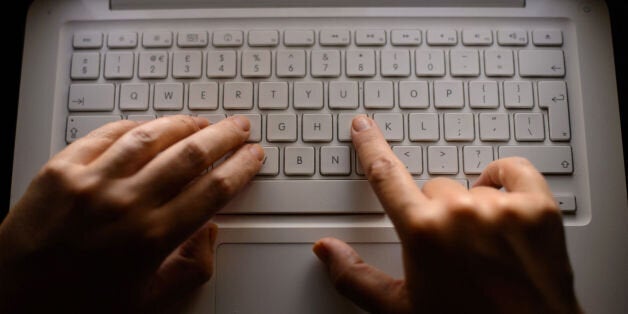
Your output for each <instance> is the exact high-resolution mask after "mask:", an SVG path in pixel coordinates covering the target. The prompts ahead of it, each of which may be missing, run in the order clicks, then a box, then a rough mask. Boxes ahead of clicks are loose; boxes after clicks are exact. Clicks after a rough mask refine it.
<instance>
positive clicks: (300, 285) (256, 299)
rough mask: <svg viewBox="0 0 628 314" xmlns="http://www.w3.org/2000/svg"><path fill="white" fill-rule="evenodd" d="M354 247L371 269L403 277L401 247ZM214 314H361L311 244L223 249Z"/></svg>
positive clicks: (218, 260) (219, 251)
mask: <svg viewBox="0 0 628 314" xmlns="http://www.w3.org/2000/svg"><path fill="white" fill-rule="evenodd" d="M352 246H353V247H354V248H355V249H356V250H357V251H358V252H359V253H360V255H361V256H362V258H363V259H364V260H365V261H366V262H367V263H369V264H371V265H374V266H376V267H378V268H379V269H382V270H384V271H385V272H387V273H388V274H390V275H391V276H393V277H395V278H401V277H402V276H403V274H402V273H401V272H402V270H403V267H402V266H401V265H402V261H401V246H400V245H399V244H394V243H377V244H375V243H358V244H355V243H354V244H352ZM213 280H215V285H216V286H215V287H216V290H215V291H216V295H215V297H216V299H215V302H216V303H215V304H216V308H215V313H238V314H244V313H364V312H363V311H361V310H360V309H359V308H358V307H357V306H355V305H353V304H352V303H351V302H349V301H348V300H347V299H345V298H344V297H342V296H341V295H340V294H339V293H338V292H336V290H335V289H334V287H333V285H332V284H331V282H330V280H329V278H328V276H327V273H326V269H325V266H324V265H323V264H322V263H321V262H320V261H319V260H318V259H317V258H316V256H315V255H314V253H313V252H312V244H310V243H299V244H285V243H282V244H278V243H277V244H272V243H271V244H259V243H256V244H222V245H220V246H219V247H218V249H217V255H216V272H215V273H214V278H213Z"/></svg>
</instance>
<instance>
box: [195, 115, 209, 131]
mask: <svg viewBox="0 0 628 314" xmlns="http://www.w3.org/2000/svg"><path fill="white" fill-rule="evenodd" d="M192 119H194V122H196V125H198V127H199V128H201V129H202V128H204V127H207V126H208V125H209V120H207V119H205V118H201V117H192Z"/></svg>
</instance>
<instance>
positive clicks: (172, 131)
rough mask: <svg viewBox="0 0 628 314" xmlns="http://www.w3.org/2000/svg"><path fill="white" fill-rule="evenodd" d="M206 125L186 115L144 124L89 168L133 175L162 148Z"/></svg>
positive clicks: (204, 122) (112, 174)
mask: <svg viewBox="0 0 628 314" xmlns="http://www.w3.org/2000/svg"><path fill="white" fill-rule="evenodd" d="M208 124H209V122H208V121H207V120H206V119H202V118H196V117H190V116H185V115H178V116H171V117H164V118H160V119H156V120H153V121H150V122H146V123H143V124H141V125H139V126H137V127H135V128H133V129H132V130H130V131H129V132H127V133H126V134H124V135H123V136H122V137H120V139H118V140H117V141H116V142H115V143H114V144H113V145H111V147H109V149H107V151H105V152H104V153H103V154H102V155H101V156H100V157H99V158H98V159H96V160H94V162H93V164H92V165H90V166H91V167H92V169H93V171H95V172H99V173H106V174H107V175H108V176H110V177H125V176H128V175H131V174H134V173H136V172H137V171H138V170H139V169H141V168H142V167H143V166H144V165H146V164H147V163H148V162H149V161H150V160H151V159H153V158H154V157H155V156H156V155H157V154H159V153H160V152H162V151H163V150H164V149H166V148H168V147H170V146H171V145H173V144H174V143H176V142H178V141H180V140H182V139H184V138H186V137H188V136H190V135H191V134H194V133H195V132H197V131H199V130H200V129H201V128H204V127H206V126H207V125H208Z"/></svg>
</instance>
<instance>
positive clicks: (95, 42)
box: [72, 32, 102, 49]
mask: <svg viewBox="0 0 628 314" xmlns="http://www.w3.org/2000/svg"><path fill="white" fill-rule="evenodd" d="M72 46H73V47H74V48H77V49H81V48H83V49H90V48H100V47H102V33H100V32H81V33H75V34H74V37H73V38H72Z"/></svg>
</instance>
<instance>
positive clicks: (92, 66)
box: [70, 52, 100, 80]
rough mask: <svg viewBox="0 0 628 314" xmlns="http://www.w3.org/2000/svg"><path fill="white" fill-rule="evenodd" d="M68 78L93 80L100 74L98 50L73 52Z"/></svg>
mask: <svg viewBox="0 0 628 314" xmlns="http://www.w3.org/2000/svg"><path fill="white" fill-rule="evenodd" d="M71 67H72V68H71V69H70V78H72V79H73V80H95V79H97V78H98V77H99V76H100V54H99V53H98V52H75V53H73V54H72V65H71Z"/></svg>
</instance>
